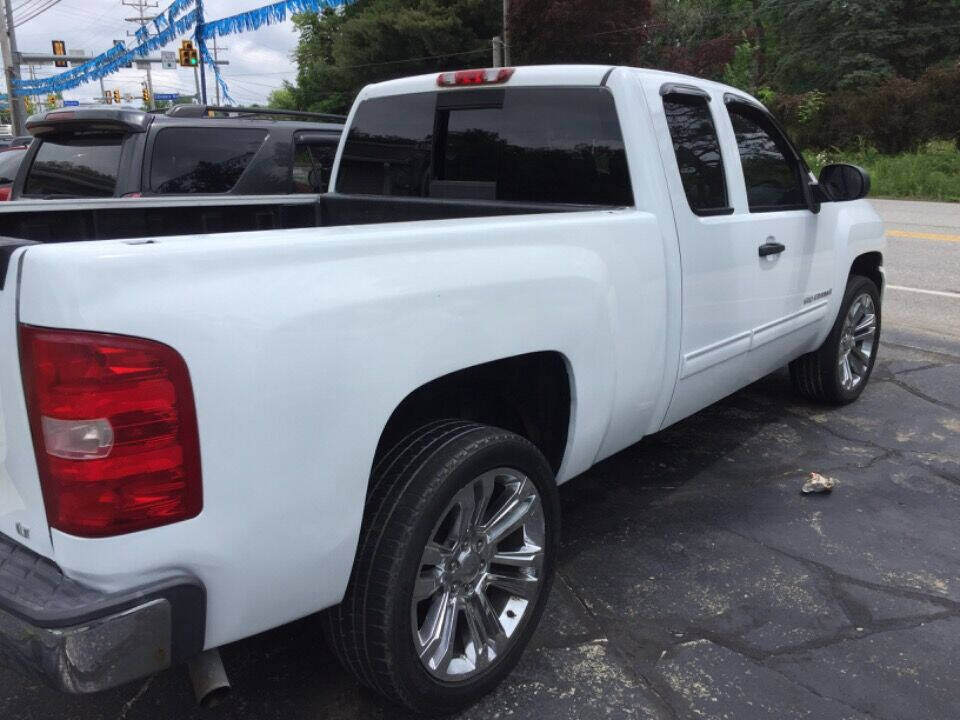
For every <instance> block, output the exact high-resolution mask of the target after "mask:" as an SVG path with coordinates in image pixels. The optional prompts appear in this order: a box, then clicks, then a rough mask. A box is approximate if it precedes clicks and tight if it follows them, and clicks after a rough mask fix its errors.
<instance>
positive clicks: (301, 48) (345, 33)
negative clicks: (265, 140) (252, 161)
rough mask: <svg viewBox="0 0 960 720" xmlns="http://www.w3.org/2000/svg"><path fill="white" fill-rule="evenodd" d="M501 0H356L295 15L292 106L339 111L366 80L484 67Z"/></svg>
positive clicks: (497, 21) (496, 26)
mask: <svg viewBox="0 0 960 720" xmlns="http://www.w3.org/2000/svg"><path fill="white" fill-rule="evenodd" d="M501 7H502V6H501V2H500V0H357V1H356V2H355V3H352V4H350V5H347V6H346V7H344V8H343V9H340V10H337V11H333V10H325V11H324V12H322V13H320V14H316V13H305V14H302V15H298V16H297V17H295V18H294V23H295V27H296V29H297V31H298V32H299V33H300V40H299V43H298V46H297V50H296V53H295V56H296V60H297V64H298V74H297V84H296V86H293V87H291V92H292V93H293V95H294V97H295V99H296V103H297V107H299V108H303V109H308V110H315V111H320V112H344V111H346V110H347V109H348V108H349V106H350V103H351V102H352V101H353V98H354V96H355V95H356V93H357V91H358V90H360V88H362V87H363V86H364V85H366V84H368V83H372V82H379V81H381V80H386V79H390V78H394V77H399V76H403V75H414V74H418V73H431V72H439V71H442V70H450V69H456V68H464V67H486V66H487V65H489V64H490V56H491V43H490V39H491V38H492V37H493V36H494V35H496V34H498V33H499V32H500V25H501V20H500V17H501V15H500V9H501Z"/></svg>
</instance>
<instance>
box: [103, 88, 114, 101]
mask: <svg viewBox="0 0 960 720" xmlns="http://www.w3.org/2000/svg"><path fill="white" fill-rule="evenodd" d="M103 101H104V102H105V103H106V104H107V105H110V104H112V103H113V93H111V92H110V91H109V90H107V91H106V92H105V93H104V94H103Z"/></svg>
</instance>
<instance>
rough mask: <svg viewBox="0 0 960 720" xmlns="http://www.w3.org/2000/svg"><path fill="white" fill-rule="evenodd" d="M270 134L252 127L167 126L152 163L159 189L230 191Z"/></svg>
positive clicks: (159, 135)
mask: <svg viewBox="0 0 960 720" xmlns="http://www.w3.org/2000/svg"><path fill="white" fill-rule="evenodd" d="M266 137H267V131H266V130H257V129H251V128H239V129H231V128H222V127H216V128H197V127H184V128H165V129H163V130H161V131H160V132H159V133H157V139H156V140H155V141H154V144H153V157H152V159H151V163H150V189H151V190H152V191H153V192H155V193H225V192H230V191H231V190H232V189H233V188H234V186H235V185H236V184H237V181H238V180H239V179H240V176H241V175H243V171H244V170H246V169H247V165H249V164H250V161H251V160H252V159H253V156H254V155H256V154H257V151H258V150H259V149H260V147H261V146H262V145H263V141H264V140H265V139H266Z"/></svg>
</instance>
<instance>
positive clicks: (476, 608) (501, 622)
mask: <svg viewBox="0 0 960 720" xmlns="http://www.w3.org/2000/svg"><path fill="white" fill-rule="evenodd" d="M545 538H546V530H545V524H544V514H543V508H542V504H541V501H540V495H539V493H538V492H537V488H536V486H535V485H534V483H533V482H532V481H531V480H530V479H529V478H528V477H527V476H526V475H524V474H523V473H522V472H520V471H519V470H514V469H511V468H498V469H496V470H491V471H490V472H486V473H484V474H482V475H480V476H479V477H477V478H475V479H474V480H473V481H472V482H471V483H470V484H468V485H467V486H466V487H464V488H463V489H462V490H461V491H460V492H458V493H457V494H456V495H455V496H454V498H453V499H452V500H451V501H450V503H449V504H448V505H447V508H446V509H445V510H444V511H443V513H442V515H441V517H440V519H439V521H438V522H437V524H436V525H435V526H434V529H433V532H432V533H431V535H430V539H429V540H428V542H427V546H426V548H424V551H423V554H422V556H421V558H420V566H419V575H418V577H417V579H416V582H415V584H414V589H413V598H412V601H411V605H410V617H411V626H412V628H413V641H414V645H415V648H416V652H417V655H418V656H419V657H420V661H421V662H422V663H423V665H424V667H425V668H426V669H427V671H428V672H429V673H430V674H431V675H433V676H434V677H436V678H438V679H440V680H445V681H448V682H456V681H462V680H466V679H468V678H470V677H471V676H473V675H475V674H477V673H478V672H480V671H482V670H483V669H484V668H486V667H488V666H489V665H491V664H492V663H494V662H495V661H496V660H497V659H498V658H499V657H502V656H503V655H504V654H505V653H506V651H507V650H508V649H509V648H510V647H511V645H512V643H513V641H514V640H515V638H516V636H517V634H518V629H519V628H520V626H521V624H522V623H523V620H524V619H525V617H526V615H527V613H529V612H531V611H532V609H533V607H534V606H535V604H536V600H537V597H538V595H539V593H540V590H541V585H542V582H541V581H542V579H543V561H544V546H545V542H546V541H545Z"/></svg>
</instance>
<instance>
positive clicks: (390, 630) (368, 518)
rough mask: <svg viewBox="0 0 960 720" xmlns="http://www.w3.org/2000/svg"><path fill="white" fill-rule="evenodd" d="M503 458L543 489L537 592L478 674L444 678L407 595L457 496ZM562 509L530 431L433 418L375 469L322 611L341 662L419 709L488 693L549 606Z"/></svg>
mask: <svg viewBox="0 0 960 720" xmlns="http://www.w3.org/2000/svg"><path fill="white" fill-rule="evenodd" d="M500 467H511V468H516V469H518V470H520V471H522V472H523V473H524V474H525V475H526V476H527V478H529V479H530V480H531V481H532V482H533V484H534V485H535V486H536V488H537V490H538V492H539V496H540V500H541V506H542V508H543V515H544V526H545V531H546V543H545V548H544V551H545V552H544V563H543V575H542V580H541V583H540V587H539V591H538V592H539V594H538V596H537V597H536V598H535V600H532V601H531V606H532V610H531V611H530V612H527V613H526V614H525V615H524V618H523V623H522V624H521V625H520V626H518V628H517V630H516V632H515V639H514V640H512V641H511V642H512V644H511V645H509V646H508V649H507V650H506V651H505V652H504V654H503V656H502V657H499V658H498V659H497V660H495V661H494V662H493V663H492V664H491V665H489V666H488V667H486V668H485V669H484V670H483V671H482V672H481V673H480V674H478V675H475V676H473V677H472V678H469V679H466V680H463V681H460V682H456V683H450V682H442V681H440V680H438V679H437V678H435V677H433V676H432V675H431V674H430V673H428V672H427V670H426V668H425V667H424V665H423V663H422V662H421V661H420V658H419V657H418V655H417V653H416V649H415V647H414V640H413V628H412V622H411V617H410V607H411V606H410V603H411V599H412V597H413V595H412V593H413V583H414V579H415V578H416V576H417V574H418V573H419V571H420V562H421V553H422V552H423V549H424V547H425V545H426V543H427V541H428V539H429V538H430V534H431V532H432V531H433V530H434V525H435V523H437V522H438V521H439V518H440V516H441V513H443V512H444V509H445V508H446V507H447V504H448V503H449V502H450V500H451V498H453V497H454V495H456V494H457V492H459V491H460V490H461V489H462V488H464V487H466V486H467V485H468V484H469V483H471V482H472V481H473V480H474V479H475V478H476V477H478V476H479V475H480V474H482V473H483V472H486V471H488V470H492V469H495V468H500ZM559 513H560V510H559V499H558V494H557V487H556V482H555V480H554V477H553V473H552V471H551V470H550V466H549V464H548V463H547V461H546V460H545V459H544V457H543V455H542V454H541V453H540V452H539V451H538V450H537V448H536V447H534V446H533V445H532V444H531V443H530V442H528V441H527V440H525V439H524V438H522V437H520V436H518V435H515V434H514V433H511V432H508V431H506V430H501V429H498V428H493V427H488V426H484V425H478V424H475V423H469V422H464V421H460V420H441V421H437V422H434V423H431V424H429V425H427V426H424V427H422V428H420V429H419V430H417V431H415V432H413V433H412V434H410V435H409V436H407V437H406V438H405V439H404V440H402V441H401V442H400V443H398V444H397V445H396V446H395V447H394V448H393V449H392V450H390V451H389V452H388V453H387V454H386V455H385V456H384V457H383V458H382V459H381V460H380V461H379V462H378V463H377V465H376V467H375V468H374V470H373V473H372V475H371V488H370V492H369V493H368V499H367V508H366V511H365V515H364V520H363V523H362V526H361V530H360V541H359V545H358V548H357V555H356V559H355V561H354V566H353V571H352V574H351V577H350V583H349V586H348V588H347V592H346V595H345V596H344V599H343V601H342V602H341V603H340V604H339V605H338V606H336V607H333V608H330V609H329V610H327V611H325V613H324V615H325V617H324V630H325V632H326V635H327V639H328V641H329V643H330V644H331V645H332V647H333V649H334V651H335V653H336V654H337V656H338V658H339V659H340V661H341V663H342V664H343V666H344V667H345V668H347V669H348V670H350V671H351V672H352V673H353V674H354V675H355V676H356V677H357V679H358V680H359V681H360V682H361V683H362V684H364V685H366V686H367V687H369V688H371V689H372V690H374V691H376V692H378V693H379V694H381V695H383V696H384V697H386V698H387V699H389V700H391V701H392V702H395V703H397V704H400V705H403V706H405V707H407V708H409V709H410V710H413V711H414V712H417V713H422V714H428V715H439V714H447V713H450V712H454V711H456V710H458V709H460V708H462V707H464V706H466V705H469V704H470V703H473V702H475V701H476V700H477V699H479V698H480V697H481V696H483V695H485V694H486V693H488V692H490V691H491V690H492V689H493V688H494V687H495V686H496V685H497V684H498V683H499V682H500V681H501V680H502V679H503V678H504V677H506V676H507V675H508V674H509V673H510V671H511V670H512V669H513V667H514V666H515V665H516V663H517V661H518V660H519V659H520V656H521V655H522V653H523V650H524V648H525V646H526V645H527V643H528V642H529V640H530V637H531V635H532V634H533V631H534V630H535V629H536V626H537V624H538V622H539V620H540V617H541V615H542V614H543V609H544V606H545V604H546V601H547V596H548V594H549V588H550V583H551V582H552V578H553V572H554V561H555V558H556V554H557V549H558V547H559Z"/></svg>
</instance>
